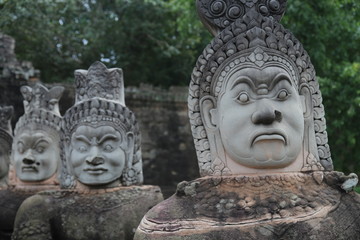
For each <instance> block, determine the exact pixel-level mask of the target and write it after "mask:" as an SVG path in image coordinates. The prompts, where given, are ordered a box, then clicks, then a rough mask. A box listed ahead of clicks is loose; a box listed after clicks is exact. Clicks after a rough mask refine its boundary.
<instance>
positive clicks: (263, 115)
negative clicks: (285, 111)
mask: <svg viewBox="0 0 360 240" xmlns="http://www.w3.org/2000/svg"><path fill="white" fill-rule="evenodd" d="M281 119H282V114H281V112H280V111H278V110H276V109H274V107H272V106H269V105H265V106H262V107H260V108H259V109H257V110H256V111H255V112H254V113H253V114H252V115H251V121H252V122H253V123H254V124H264V125H270V124H272V123H273V122H274V121H278V122H281Z"/></svg>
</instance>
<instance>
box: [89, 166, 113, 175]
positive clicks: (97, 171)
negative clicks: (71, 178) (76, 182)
mask: <svg viewBox="0 0 360 240" xmlns="http://www.w3.org/2000/svg"><path fill="white" fill-rule="evenodd" d="M84 171H85V172H87V173H88V174H92V175H100V174H103V173H104V172H107V171H108V170H107V169H106V168H85V169H84Z"/></svg>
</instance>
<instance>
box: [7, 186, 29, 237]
mask: <svg viewBox="0 0 360 240" xmlns="http://www.w3.org/2000/svg"><path fill="white" fill-rule="evenodd" d="M33 194H34V193H31V192H21V191H13V190H10V189H3V190H1V191H0V239H2V240H7V239H9V240H10V239H11V234H12V232H13V228H14V221H15V216H16V212H17V210H18V209H19V207H20V205H21V203H22V202H23V201H24V200H25V199H26V198H28V197H30V196H31V195H33Z"/></svg>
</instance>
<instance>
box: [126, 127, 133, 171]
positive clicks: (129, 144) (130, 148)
mask: <svg viewBox="0 0 360 240" xmlns="http://www.w3.org/2000/svg"><path fill="white" fill-rule="evenodd" d="M126 140H127V141H126V142H127V144H126V146H125V147H126V149H125V152H126V153H127V156H128V159H127V165H128V167H131V163H132V161H133V157H134V148H135V138H134V133H132V132H128V133H127V134H126Z"/></svg>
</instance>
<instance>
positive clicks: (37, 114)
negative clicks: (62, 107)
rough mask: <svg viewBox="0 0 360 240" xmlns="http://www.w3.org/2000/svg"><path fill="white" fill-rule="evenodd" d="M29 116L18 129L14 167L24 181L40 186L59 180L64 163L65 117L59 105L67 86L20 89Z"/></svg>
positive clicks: (22, 120)
mask: <svg viewBox="0 0 360 240" xmlns="http://www.w3.org/2000/svg"><path fill="white" fill-rule="evenodd" d="M20 91H21V93H22V95H23V97H24V108H25V114H24V115H23V116H21V117H20V119H19V120H18V122H17V123H16V126H15V131H14V133H15V134H14V141H13V146H12V155H11V156H12V157H11V161H12V166H13V168H14V170H15V174H16V178H17V179H19V180H20V181H22V182H34V183H39V182H42V181H46V180H48V179H51V178H53V177H55V178H56V177H57V171H58V170H59V164H60V163H61V161H60V128H61V116H60V112H59V106H58V102H59V100H60V98H61V96H62V93H63V91H64V88H63V87H53V88H51V89H50V90H48V89H47V88H46V87H45V86H43V85H42V84H41V83H39V82H35V83H32V84H31V85H30V86H23V87H21V89H20Z"/></svg>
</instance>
